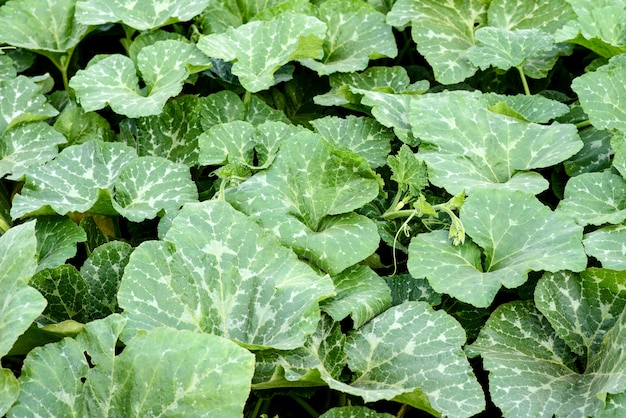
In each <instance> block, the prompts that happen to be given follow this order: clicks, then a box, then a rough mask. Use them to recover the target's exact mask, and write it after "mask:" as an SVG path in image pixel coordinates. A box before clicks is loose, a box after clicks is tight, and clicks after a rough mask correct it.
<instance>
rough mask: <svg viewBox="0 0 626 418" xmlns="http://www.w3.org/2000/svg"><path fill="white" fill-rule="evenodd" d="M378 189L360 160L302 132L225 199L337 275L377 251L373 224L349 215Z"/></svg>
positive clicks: (296, 249) (293, 247)
mask: <svg viewBox="0 0 626 418" xmlns="http://www.w3.org/2000/svg"><path fill="white" fill-rule="evenodd" d="M378 188H379V186H378V180H377V179H376V176H375V174H374V173H373V172H372V171H371V169H370V168H369V165H368V164H367V162H366V161H365V160H364V159H363V158H361V157H359V156H357V155H356V154H353V153H351V152H348V151H343V150H337V149H335V148H334V147H333V146H332V145H330V144H329V143H328V142H326V141H324V140H323V139H322V138H321V137H319V136H318V135H317V134H314V133H312V132H309V133H307V132H304V131H303V132H302V133H300V134H298V135H295V136H292V137H291V138H288V139H285V140H284V141H283V142H282V144H281V147H280V150H279V152H278V155H277V156H276V159H275V160H274V163H273V164H272V165H271V166H270V168H269V169H268V170H267V171H265V172H260V173H257V174H256V175H254V176H252V177H251V178H249V179H248V180H246V181H245V182H243V183H242V184H240V185H239V186H238V187H237V188H236V189H229V190H227V193H226V199H227V200H228V201H229V202H231V204H233V206H235V208H237V209H238V210H241V211H243V212H244V213H246V214H247V215H249V216H250V217H251V218H252V219H253V220H255V221H257V222H259V223H260V224H261V226H263V227H264V228H265V229H268V230H270V231H272V232H273V233H275V234H276V235H277V236H278V238H279V239H280V241H281V242H282V243H283V244H284V245H287V246H288V247H291V248H292V249H293V250H294V251H295V252H296V253H297V254H298V255H299V256H301V257H302V258H304V259H307V260H310V261H311V262H313V263H314V264H316V265H317V266H319V267H320V268H322V269H323V270H325V271H326V272H328V273H329V274H331V275H336V274H339V273H340V272H341V271H343V270H345V269H346V268H347V267H350V266H351V265H353V264H355V263H358V262H359V261H362V260H363V259H365V258H366V257H368V256H369V255H371V254H372V253H373V252H374V251H375V250H376V248H377V247H378V242H379V237H378V233H377V231H376V225H375V224H374V223H373V222H372V221H371V220H370V219H369V218H366V217H365V216H362V215H358V214H356V213H354V212H352V211H353V210H355V209H358V208H360V207H361V206H363V205H364V204H366V203H367V202H369V201H371V200H372V199H374V198H375V197H376V196H377V195H378Z"/></svg>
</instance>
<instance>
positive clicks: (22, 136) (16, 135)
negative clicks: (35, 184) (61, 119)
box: [0, 122, 66, 180]
mask: <svg viewBox="0 0 626 418" xmlns="http://www.w3.org/2000/svg"><path fill="white" fill-rule="evenodd" d="M65 141H66V139H65V137H64V136H63V135H61V134H60V133H58V132H57V131H55V130H54V129H53V128H52V127H51V126H50V125H48V124H47V123H45V122H35V123H25V124H20V125H18V126H15V127H13V128H10V129H8V130H7V131H5V132H4V133H3V134H0V177H4V176H5V175H7V174H9V175H10V176H9V178H10V179H13V180H17V179H19V178H20V177H22V176H23V175H24V173H25V172H26V171H28V168H29V167H30V166H33V165H37V164H41V163H43V162H46V161H48V160H51V159H52V158H54V157H55V156H56V155H57V153H58V150H57V146H58V145H59V144H63V143H64V142H65Z"/></svg>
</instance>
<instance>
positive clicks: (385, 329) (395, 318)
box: [329, 302, 485, 417]
mask: <svg viewBox="0 0 626 418" xmlns="http://www.w3.org/2000/svg"><path fill="white" fill-rule="evenodd" d="M463 344H465V332H464V331H463V328H462V327H461V326H460V325H459V324H458V322H456V321H455V320H454V319H453V318H452V317H451V316H449V315H448V314H446V313H445V312H442V311H434V310H433V309H432V308H431V307H430V305H428V304H427V303H425V302H406V303H404V304H402V305H398V306H395V307H393V308H390V309H388V310H387V311H385V312H384V313H383V314H381V315H379V316H377V317H376V318H374V319H373V320H372V321H370V322H368V323H367V324H366V325H364V326H363V328H361V329H360V330H359V331H358V332H355V333H353V334H350V335H349V336H348V338H347V340H346V345H345V351H346V354H347V355H348V366H349V367H350V369H351V370H352V371H353V372H354V373H355V374H356V379H355V380H354V381H353V382H352V383H350V385H346V384H343V383H340V382H334V381H330V382H329V385H330V387H331V388H333V389H336V390H341V391H342V392H346V393H350V394H353V395H358V396H362V397H363V399H364V400H365V402H374V401H377V400H380V399H393V398H395V397H398V396H400V395H405V396H406V394H407V393H410V392H413V391H416V390H420V391H421V392H422V393H423V394H425V395H426V397H427V398H426V402H427V403H429V404H430V405H428V406H430V407H431V408H432V409H434V410H435V411H437V412H440V413H441V414H442V415H444V416H445V415H447V416H455V417H469V416H472V415H474V414H476V413H478V412H480V411H482V410H483V409H484V407H485V400H484V396H483V392H482V389H481V388H480V385H479V384H478V382H477V381H476V378H475V377H474V373H473V372H472V370H471V367H470V365H469V363H468V361H467V359H466V357H465V355H464V354H463V350H462V348H461V346H462V345H463ZM441 358H446V359H447V360H446V362H445V364H443V363H441V361H440V360H439V359H441ZM433 365H438V366H436V367H433ZM407 400H410V399H409V398H403V401H404V402H407ZM409 404H411V403H409ZM413 406H415V407H417V408H420V409H421V408H424V407H426V405H420V404H413ZM432 409H431V410H432Z"/></svg>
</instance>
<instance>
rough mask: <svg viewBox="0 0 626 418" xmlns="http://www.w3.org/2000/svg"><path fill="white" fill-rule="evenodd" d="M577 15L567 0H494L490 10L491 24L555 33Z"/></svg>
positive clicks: (514, 28) (512, 28)
mask: <svg viewBox="0 0 626 418" xmlns="http://www.w3.org/2000/svg"><path fill="white" fill-rule="evenodd" d="M575 17H576V15H575V14H574V11H573V10H572V7H571V6H570V4H569V3H568V2H567V0H524V1H518V0H492V1H491V3H490V4H489V11H488V21H489V25H490V26H495V27H499V28H505V29H508V30H516V29H540V30H541V31H543V32H546V33H554V32H555V31H556V30H558V29H560V28H561V27H562V26H563V25H564V24H566V23H567V22H568V21H569V20H571V19H574V18H575Z"/></svg>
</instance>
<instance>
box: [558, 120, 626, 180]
mask: <svg viewBox="0 0 626 418" xmlns="http://www.w3.org/2000/svg"><path fill="white" fill-rule="evenodd" d="M578 134H579V135H580V139H581V140H582V141H583V144H584V145H583V147H582V149H581V150H580V151H578V153H576V154H575V155H573V156H572V157H570V158H569V159H568V160H567V161H565V162H564V163H563V167H564V168H565V172H566V173H567V175H568V176H570V177H575V176H578V175H580V174H583V173H590V172H595V171H603V170H606V169H607V168H609V167H610V166H611V140H612V137H613V136H614V135H613V136H612V135H611V133H610V132H608V131H606V130H601V129H596V128H594V127H593V126H590V127H588V128H586V129H582V130H580V131H578ZM613 151H614V152H615V153H616V154H617V150H615V149H613ZM616 158H617V157H614V158H613V165H615V164H616V163H615V159H616ZM625 173H626V171H625Z"/></svg>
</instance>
